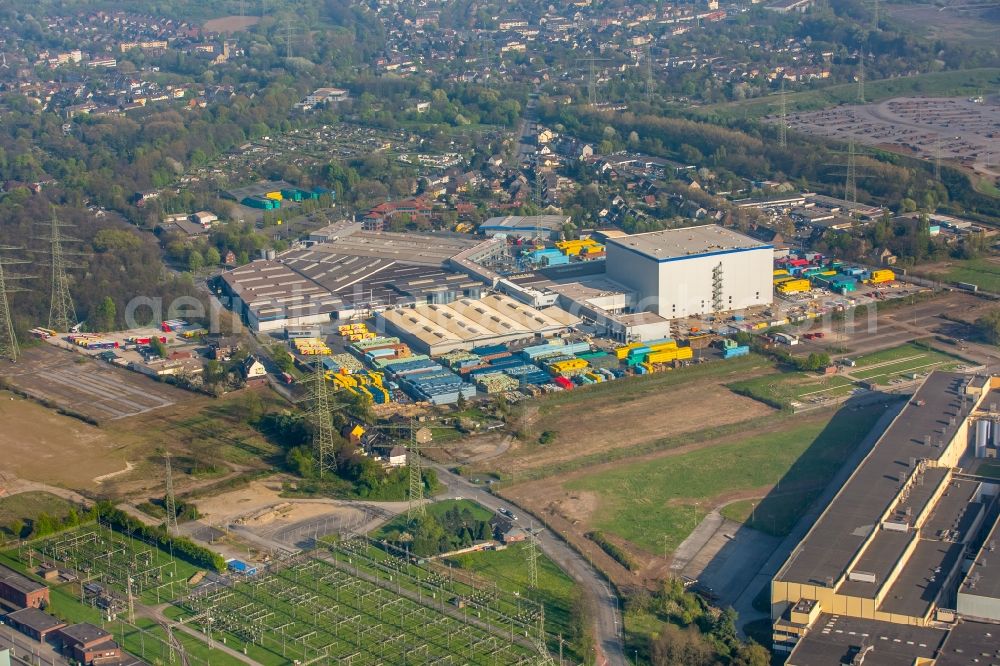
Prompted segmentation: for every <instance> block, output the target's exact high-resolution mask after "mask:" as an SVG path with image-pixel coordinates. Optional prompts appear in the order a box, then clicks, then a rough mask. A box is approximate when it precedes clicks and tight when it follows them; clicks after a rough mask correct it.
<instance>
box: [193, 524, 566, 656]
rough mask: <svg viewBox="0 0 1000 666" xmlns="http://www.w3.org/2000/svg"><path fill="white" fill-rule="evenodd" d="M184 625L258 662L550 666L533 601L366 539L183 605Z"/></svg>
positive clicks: (271, 568) (285, 563)
mask: <svg viewBox="0 0 1000 666" xmlns="http://www.w3.org/2000/svg"><path fill="white" fill-rule="evenodd" d="M180 605H181V607H182V608H183V609H184V611H185V613H186V614H185V615H184V616H182V617H181V618H180V621H181V622H183V623H185V624H187V625H188V626H193V627H198V628H200V629H201V631H202V632H203V633H205V634H206V635H207V636H208V637H209V640H220V639H223V637H225V639H228V640H226V642H227V644H229V645H235V646H241V647H242V649H243V650H244V653H245V654H247V655H248V656H250V657H251V658H253V659H255V660H256V661H258V662H260V663H264V664H277V663H289V662H290V661H293V662H297V663H308V662H310V661H316V660H322V661H333V660H335V661H336V663H350V664H406V663H415V662H416V663H423V664H482V665H484V666H485V665H488V664H540V663H549V660H550V657H549V656H548V653H547V651H546V648H545V644H546V639H547V636H546V634H545V632H544V628H543V624H544V616H543V614H542V612H541V609H540V607H539V606H538V605H536V604H534V603H533V602H531V601H528V600H525V599H521V598H519V597H516V596H515V595H509V594H505V593H503V592H501V591H499V590H497V589H496V588H495V587H493V586H486V585H484V584H482V583H480V584H479V585H473V584H470V580H469V579H468V577H467V576H464V575H462V576H460V575H457V574H456V575H450V572H446V571H441V570H436V569H430V568H428V567H427V566H426V565H420V564H416V563H414V562H413V561H412V560H411V559H410V558H408V557H406V556H405V555H404V554H403V553H400V554H399V555H395V554H392V553H389V552H386V551H384V550H380V549H378V548H376V547H375V546H374V545H373V544H372V543H370V542H369V541H368V540H367V539H366V538H364V537H353V538H348V539H345V540H335V541H332V542H331V543H330V544H329V550H328V551H322V550H320V551H313V552H311V553H307V554H303V555H300V556H295V557H292V558H289V559H287V560H280V561H276V562H274V563H272V564H270V565H268V567H267V569H266V570H265V571H258V572H256V573H255V574H254V575H252V576H247V577H246V578H245V579H244V580H234V581H233V582H232V584H230V585H228V586H225V587H219V588H206V589H205V590H204V591H198V592H195V593H194V594H192V595H190V596H189V597H187V598H186V599H184V600H183V601H181V602H180Z"/></svg>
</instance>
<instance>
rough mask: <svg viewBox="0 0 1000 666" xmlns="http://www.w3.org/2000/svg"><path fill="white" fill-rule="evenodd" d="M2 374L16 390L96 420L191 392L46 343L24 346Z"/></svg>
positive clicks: (133, 413) (186, 397)
mask: <svg viewBox="0 0 1000 666" xmlns="http://www.w3.org/2000/svg"><path fill="white" fill-rule="evenodd" d="M4 378H5V379H6V381H7V382H9V383H10V385H11V386H12V387H13V388H14V389H16V390H17V391H19V392H22V393H24V394H25V395H28V396H30V397H31V398H33V399H35V400H38V401H39V402H42V403H43V404H52V405H55V406H56V407H58V408H60V409H62V410H64V411H65V412H67V413H70V414H79V415H81V416H83V417H85V418H87V419H90V420H93V421H95V422H104V421H113V420H116V419H122V418H126V417H129V416H136V415H138V414H143V413H145V412H149V411H152V410H156V409H160V408H163V407H168V406H170V405H174V404H176V403H181V402H186V401H188V400H190V399H191V397H192V396H191V394H190V393H188V392H187V391H183V390H181V389H178V388H174V387H172V386H168V385H165V384H161V383H157V382H152V381H150V380H149V378H147V377H143V376H142V375H139V374H137V373H131V372H128V371H126V370H123V369H120V368H116V367H112V366H110V365H108V364H105V363H100V362H98V361H96V360H94V359H84V358H83V357H82V356H76V355H74V354H73V353H72V352H69V351H64V350H60V349H54V348H52V347H50V346H48V345H45V346H42V347H30V348H26V349H25V350H24V352H23V354H22V356H21V358H20V360H19V361H18V363H17V364H15V365H10V366H8V367H6V368H5V370H4Z"/></svg>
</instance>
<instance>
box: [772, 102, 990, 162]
mask: <svg viewBox="0 0 1000 666" xmlns="http://www.w3.org/2000/svg"><path fill="white" fill-rule="evenodd" d="M788 126H789V128H790V129H792V130H794V131H796V132H801V133H803V134H811V135H816V136H824V137H828V138H831V139H838V140H841V141H848V140H849V139H853V140H854V141H855V142H857V143H860V144H864V145H868V146H878V147H880V148H885V149H888V150H893V151H896V152H900V153H904V154H907V155H914V156H916V157H921V158H924V159H935V158H938V159H941V160H946V161H949V162H953V163H958V164H961V165H962V166H965V167H968V168H971V169H974V170H976V171H978V172H980V173H985V174H990V175H993V176H1000V166H998V160H1000V101H998V100H997V99H996V97H995V96H994V97H986V98H983V99H982V102H979V101H973V100H971V99H965V98H952V97H897V98H894V99H890V100H886V101H884V102H880V103H878V104H867V105H858V106H843V107H838V108H834V109H825V110H822V111H811V112H803V113H793V114H790V115H789V116H788Z"/></svg>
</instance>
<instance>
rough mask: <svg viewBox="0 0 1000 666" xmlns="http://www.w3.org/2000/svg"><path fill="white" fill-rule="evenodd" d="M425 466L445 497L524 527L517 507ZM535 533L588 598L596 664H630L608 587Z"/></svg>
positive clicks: (546, 534) (578, 559)
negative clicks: (505, 514) (500, 513)
mask: <svg viewBox="0 0 1000 666" xmlns="http://www.w3.org/2000/svg"><path fill="white" fill-rule="evenodd" d="M424 465H426V466H428V467H431V468H433V469H434V471H436V472H437V476H438V480H439V481H440V482H441V483H442V484H443V485H444V486H445V487H446V488H447V489H448V490H447V496H448V497H462V498H465V499H471V500H475V501H476V502H478V503H480V504H482V505H483V506H485V507H487V508H488V509H492V510H493V511H497V510H499V509H501V508H503V509H506V510H508V511H510V512H511V513H513V514H514V515H516V516H518V521H517V522H518V523H519V524H520V525H521V527H522V528H523V527H527V525H525V522H526V517H525V516H523V515H520V514H521V513H522V512H521V509H520V508H519V507H517V506H515V505H513V504H510V503H509V502H506V501H504V500H503V499H501V498H499V497H497V496H495V495H493V494H492V493H490V492H488V491H487V490H486V489H485V488H483V487H481V486H477V485H475V484H473V483H470V482H469V481H467V480H466V479H464V478H462V477H460V476H458V475H456V474H453V473H452V472H450V471H449V470H448V468H446V467H444V466H442V465H438V464H435V463H430V462H429V461H426V460H425V461H424ZM536 533H537V538H538V545H539V547H540V548H541V550H542V552H543V553H545V554H546V555H547V556H548V557H549V558H550V559H551V560H552V561H553V562H555V563H556V564H557V565H559V567H560V568H561V569H562V570H563V571H565V572H566V573H567V574H568V575H569V576H570V577H571V578H572V579H573V580H575V581H576V582H577V584H579V585H580V587H581V588H582V589H583V591H584V594H585V595H586V596H587V599H588V601H589V604H588V605H589V607H590V608H591V609H592V613H593V618H592V620H593V622H594V638H595V640H596V643H597V650H598V654H597V663H598V664H607V665H608V666H627V665H628V664H629V663H630V662H629V661H628V659H627V658H626V657H625V648H624V643H623V631H622V617H621V609H620V608H619V605H620V603H619V600H618V597H617V596H616V595H615V593H614V591H613V590H612V589H611V586H610V585H609V584H608V582H607V581H606V580H605V579H604V578H602V577H601V575H600V574H599V573H598V572H597V570H596V569H594V567H593V566H591V565H590V563H589V562H587V561H586V560H585V559H583V557H582V556H581V555H580V554H579V553H577V552H576V551H575V550H573V549H572V548H570V547H569V546H568V545H567V544H566V542H565V541H563V540H562V539H560V538H559V537H558V536H556V535H555V534H554V533H553V532H552V531H551V530H549V529H547V528H545V527H544V526H541V525H536Z"/></svg>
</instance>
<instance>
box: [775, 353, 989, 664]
mask: <svg viewBox="0 0 1000 666" xmlns="http://www.w3.org/2000/svg"><path fill="white" fill-rule="evenodd" d="M998 404H1000V377H983V376H971V375H965V374H960V373H949V372H934V373H932V374H931V375H929V376H928V378H927V379H926V380H925V381H924V383H923V384H922V385H921V387H920V388H919V389H918V390H917V392H916V394H915V395H913V397H912V399H910V400H909V401H908V402H907V404H906V405H905V406H904V407H903V408H902V410H901V411H900V413H899V414H897V415H896V417H895V418H894V419H893V420H892V422H891V423H890V424H889V426H888V427H887V428H886V430H885V431H884V432H883V433H882V435H881V436H880V437H879V438H878V440H877V441H876V442H875V444H874V446H873V447H872V449H871V451H870V452H869V453H868V454H867V456H866V457H865V458H864V460H863V461H862V463H861V464H860V465H859V466H858V467H857V469H855V470H854V472H853V473H852V475H851V477H850V478H849V479H848V481H847V482H846V483H845V484H844V485H843V487H842V488H841V489H840V491H839V492H838V493H837V495H836V496H835V497H834V499H833V500H832V501H831V503H830V504H829V506H827V507H826V509H825V510H824V511H823V513H822V515H821V516H820V517H819V519H818V520H817V521H816V522H815V524H814V525H813V526H812V528H811V529H810V530H809V532H808V533H807V534H806V536H805V537H804V538H803V539H802V541H801V542H800V543H799V545H798V546H797V547H796V548H795V549H794V550H793V551H792V553H791V554H790V555H789V557H788V559H787V561H786V562H785V564H784V565H783V566H782V567H781V569H780V570H779V571H778V573H777V574H776V575H775V577H774V579H773V580H772V583H771V617H772V621H773V634H774V635H773V638H774V649H775V650H776V651H779V652H787V653H789V656H788V660H787V662H786V664H789V665H790V666H814V665H819V664H829V663H848V664H850V663H854V664H860V663H862V662H863V663H864V664H866V665H867V666H871V665H872V664H876V665H880V664H887V665H889V664H938V665H939V666H940V665H943V664H972V663H996V662H997V658H998V656H1000V655H997V654H996V650H997V646H998V645H1000V643H998V642H996V640H995V637H996V636H998V635H1000V625H996V624H995V625H988V624H987V625H984V624H981V623H983V622H984V621H985V622H1000V578H998V576H997V574H996V571H995V570H994V569H995V563H993V562H992V560H993V550H994V549H995V547H996V540H997V537H998V536H1000V534H998V529H1000V526H998V501H997V494H998V484H997V483H996V481H994V480H991V479H986V478H981V477H977V476H975V475H971V474H968V473H966V472H964V471H963V470H964V468H965V467H967V466H968V465H969V464H970V462H972V461H973V459H974V458H975V456H976V454H977V453H984V452H985V450H986V448H985V447H978V446H975V444H976V443H977V440H981V439H982V438H983V437H985V436H986V435H985V434H984V430H988V427H987V428H983V427H981V426H980V424H981V423H984V422H985V423H989V424H993V423H994V422H995V421H996V420H997V419H998V418H1000V413H998V412H997V405H998ZM984 627H985V628H984ZM991 636H992V637H994V638H993V640H992V642H991V641H989V640H987V639H989V638H990V637H991ZM977 644H979V645H988V646H990V647H989V649H988V654H987V652H979V653H978V654H979V655H980V656H984V655H985V656H988V657H989V659H987V660H986V661H985V662H978V661H977V660H976V659H970V654H977V653H970V652H965V651H966V650H969V649H970V648H972V647H973V646H974V645H977ZM963 655H964V656H963ZM831 658H832V659H833V661H831ZM838 658H839V659H840V661H836V659H838Z"/></svg>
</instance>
